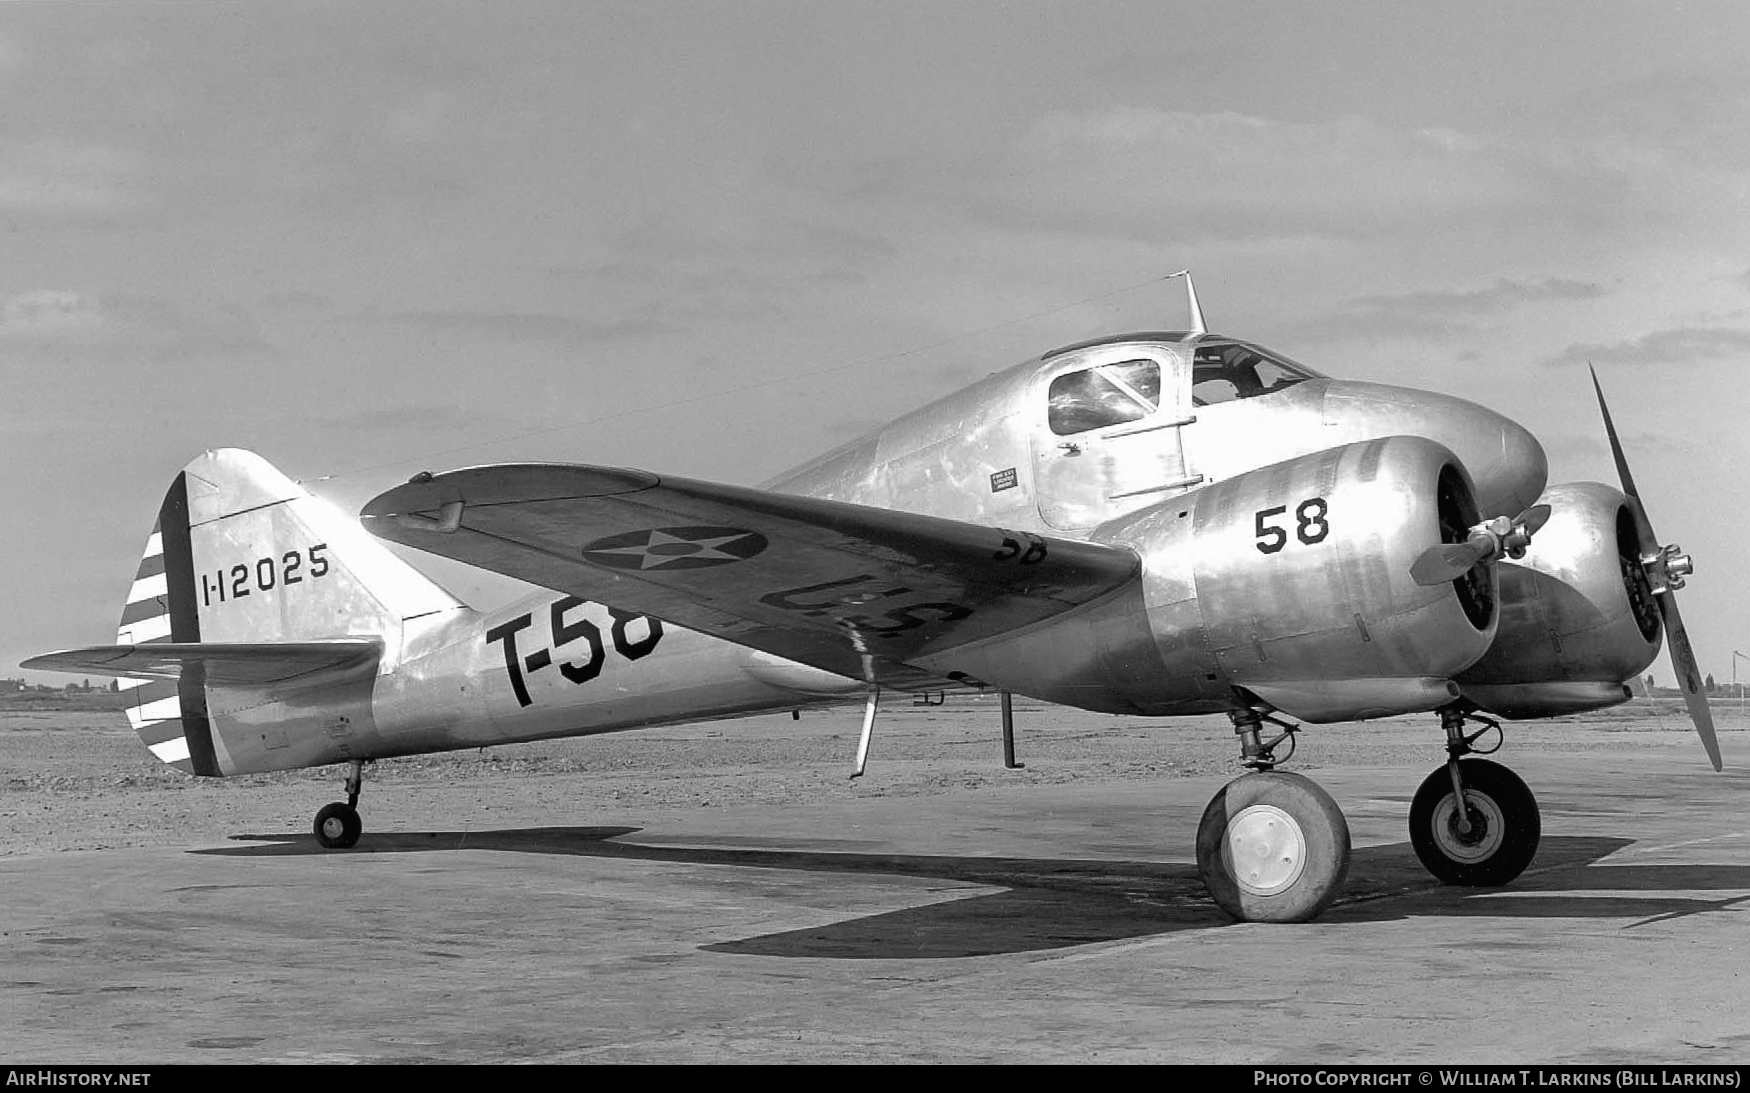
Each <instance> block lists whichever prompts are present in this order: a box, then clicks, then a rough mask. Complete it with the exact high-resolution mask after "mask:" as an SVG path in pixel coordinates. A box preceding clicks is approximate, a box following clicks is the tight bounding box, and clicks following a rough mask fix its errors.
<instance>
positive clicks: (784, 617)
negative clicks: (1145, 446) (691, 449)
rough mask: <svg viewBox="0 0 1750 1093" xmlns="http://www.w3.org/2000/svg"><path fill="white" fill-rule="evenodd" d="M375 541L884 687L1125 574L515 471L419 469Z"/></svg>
mask: <svg viewBox="0 0 1750 1093" xmlns="http://www.w3.org/2000/svg"><path fill="white" fill-rule="evenodd" d="M360 519H361V521H362V522H363V524H364V525H365V527H366V528H368V529H369V530H370V531H371V532H372V533H374V534H376V535H378V536H381V537H382V538H385V539H389V540H391V541H393V542H397V543H402V544H405V545H407V546H412V547H417V548H418V549H420V550H424V551H428V552H430V553H433V554H437V555H441V556H443V557H446V558H453V559H455V560H457V561H461V562H466V563H468V564H469V565H473V566H478V567H480V568H482V569H488V570H492V571H494V572H497V573H503V574H506V575H509V576H512V577H517V578H519V579H521V580H525V581H529V582H531V583H534V584H538V585H543V586H545V587H547V588H552V589H556V590H559V591H562V592H569V593H571V594H573V595H577V596H583V597H586V598H588V599H592V600H596V601H598V602H603V603H610V604H613V605H615V606H616V607H620V608H624V609H627V610H635V611H638V612H641V613H643V614H648V615H653V616H656V617H657V618H661V619H663V620H665V621H668V622H672V623H674V624H675V625H677V626H683V627H687V628H688V629H692V630H697V631H700V632H702V633H706V634H710V635H713V636H715V637H719V638H723V639H726V640H728V641H733V642H736V643H738V644H741V645H745V646H749V647H751V648H754V649H759V650H762V651H764V652H768V653H772V654H775V655H777V656H781V657H785V658H787V659H789V660H794V661H799V662H801V663H803V664H809V665H812V666H814V667H817V668H823V669H826V670H827V671H831V672H837V673H839V674H841V675H846V676H850V677H852V678H859V679H864V680H866V681H868V682H872V683H883V684H887V685H892V686H908V685H909V686H918V685H921V684H923V683H924V682H926V680H927V679H930V678H935V677H934V676H926V675H925V674H924V673H921V672H920V671H919V670H917V669H915V668H911V667H908V666H907V665H906V662H907V661H909V660H912V659H915V658H919V657H923V656H930V655H934V654H939V653H942V652H945V651H947V650H950V649H953V648H956V647H958V646H962V645H966V644H969V643H972V642H977V641H981V640H984V639H987V638H991V637H995V636H997V635H1000V634H1006V633H1009V632H1012V631H1015V630H1019V629H1022V628H1025V627H1030V626H1033V625H1036V624H1038V623H1041V622H1044V621H1045V620H1047V619H1050V618H1052V617H1054V616H1056V615H1059V614H1062V613H1063V612H1065V611H1068V610H1070V609H1072V608H1075V607H1079V606H1081V605H1083V604H1086V603H1090V602H1093V601H1095V600H1098V599H1100V598H1102V597H1104V596H1106V595H1107V594H1109V593H1112V592H1115V591H1116V590H1118V589H1120V588H1123V587H1125V586H1126V585H1127V584H1129V583H1130V582H1131V581H1133V580H1135V579H1136V578H1137V576H1138V574H1139V572H1140V568H1141V563H1140V562H1139V560H1138V559H1137V557H1136V555H1135V554H1133V553H1131V552H1130V551H1129V550H1125V549H1122V548H1117V547H1109V546H1102V545H1099V544H1095V543H1084V542H1077V541H1074V540H1068V539H1056V538H1049V537H1045V536H1040V535H1035V534H1031V533H1027V532H1015V531H1005V530H1002V529H999V528H989V527H982V526H979V525H976V524H969V523H964V522H961V521H957V520H945V519H941V518H939V517H933V516H920V515H916V514H913V513H904V512H896V511H893V510H889V509H879V508H871V507H868V506H865V505H853V504H848V503H846V502H841V501H826V500H821V499H819V498H812V497H794V496H789V495H786V494H777V493H770V492H767V491H764V490H756V489H748V488H745V487H739V486H725V485H719V484H716V483H711V482H700V481H693V480H689V479H683V478H668V477H658V476H656V475H654V474H650V473H647V472H644V471H633V470H621V469H615V468H607V467H592V466H582V465H574V464H535V463H513V464H501V465H496V466H486V467H474V468H468V469H465V470H459V471H451V472H448V473H445V474H439V475H420V476H419V477H418V478H416V479H415V480H414V481H412V482H409V483H408V484H406V485H404V486H398V487H396V488H395V489H392V490H389V491H388V492H386V493H384V494H382V495H380V496H378V497H377V498H375V499H374V500H372V501H371V502H370V503H369V504H367V505H366V506H365V507H364V510H363V512H362V513H361V514H360Z"/></svg>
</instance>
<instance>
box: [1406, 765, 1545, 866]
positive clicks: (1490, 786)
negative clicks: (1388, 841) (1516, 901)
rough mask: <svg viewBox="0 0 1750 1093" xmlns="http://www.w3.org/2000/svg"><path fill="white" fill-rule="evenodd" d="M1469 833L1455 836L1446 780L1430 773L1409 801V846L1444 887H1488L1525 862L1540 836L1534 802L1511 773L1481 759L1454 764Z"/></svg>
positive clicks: (1442, 772) (1455, 822) (1440, 770)
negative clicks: (1461, 787)
mask: <svg viewBox="0 0 1750 1093" xmlns="http://www.w3.org/2000/svg"><path fill="white" fill-rule="evenodd" d="M1458 769H1459V777H1460V779H1461V780H1462V781H1463V782H1464V797H1465V802H1466V804H1467V806H1468V812H1469V815H1470V820H1471V825H1472V826H1471V830H1470V831H1469V832H1468V833H1465V834H1460V833H1459V830H1458V809H1457V807H1456V797H1455V796H1454V794H1453V792H1452V776H1451V775H1450V774H1449V773H1448V772H1447V769H1446V768H1445V767H1440V768H1438V769H1437V770H1435V771H1434V773H1433V774H1430V775H1429V776H1428V777H1427V778H1426V779H1425V780H1424V781H1423V782H1422V785H1421V788H1419V789H1417V790H1416V796H1415V799H1414V800H1412V801H1411V802H1410V845H1411V846H1413V847H1415V849H1416V857H1418V858H1420V859H1421V861H1422V865H1423V866H1424V867H1425V868H1426V869H1427V870H1428V872H1430V873H1432V874H1434V876H1435V878H1436V879H1438V880H1440V881H1442V882H1444V883H1446V884H1462V885H1468V886H1471V887H1479V888H1483V887H1494V886H1497V885H1502V884H1506V883H1507V882H1509V881H1511V880H1513V879H1514V878H1515V877H1517V876H1519V874H1521V873H1523V872H1525V867H1526V866H1528V865H1530V864H1531V859H1532V857H1533V856H1535V855H1536V854H1537V843H1538V840H1539V839H1540V838H1541V837H1542V836H1543V821H1542V820H1541V819H1540V818H1539V817H1538V812H1537V798H1536V797H1533V796H1532V795H1531V789H1530V788H1529V787H1528V786H1526V784H1525V782H1524V781H1523V780H1521V779H1520V777H1519V776H1518V775H1517V774H1514V773H1513V772H1512V771H1511V770H1508V769H1507V768H1506V767H1504V766H1502V765H1501V764H1499V763H1491V762H1490V761H1489V760H1487V759H1464V760H1461V761H1460V762H1459V765H1458Z"/></svg>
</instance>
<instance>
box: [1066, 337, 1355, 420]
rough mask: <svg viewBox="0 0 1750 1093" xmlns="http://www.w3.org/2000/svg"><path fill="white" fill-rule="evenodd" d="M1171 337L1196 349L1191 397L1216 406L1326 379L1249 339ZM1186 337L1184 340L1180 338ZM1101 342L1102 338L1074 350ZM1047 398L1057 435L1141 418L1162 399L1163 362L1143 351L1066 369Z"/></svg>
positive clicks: (1181, 345)
mask: <svg viewBox="0 0 1750 1093" xmlns="http://www.w3.org/2000/svg"><path fill="white" fill-rule="evenodd" d="M1169 337H1171V339H1172V341H1174V342H1177V343H1178V344H1177V345H1174V346H1173V348H1174V349H1175V350H1176V351H1178V352H1180V353H1184V352H1187V351H1189V352H1190V354H1191V357H1192V366H1191V400H1190V401H1191V405H1193V406H1214V405H1217V404H1218V403H1223V402H1232V401H1234V400H1236V399H1247V398H1258V397H1260V396H1263V395H1269V394H1273V393H1275V392H1277V391H1280V390H1282V389H1284V388H1286V387H1291V386H1293V385H1294V384H1297V383H1300V382H1301V381H1302V380H1308V379H1315V378H1323V377H1322V374H1321V373H1319V372H1315V371H1314V370H1313V369H1311V368H1308V367H1306V366H1305V365H1303V364H1298V363H1296V362H1294V361H1291V360H1289V359H1288V358H1286V357H1284V356H1281V355H1280V354H1277V353H1272V352H1270V351H1269V350H1267V349H1262V348H1260V347H1258V346H1256V345H1252V344H1251V343H1249V342H1241V341H1234V340H1233V339H1231V338H1219V337H1216V338H1212V337H1196V336H1192V337H1186V336H1185V335H1170V336H1169ZM1181 338H1185V340H1184V341H1180V339H1181ZM1129 340H1138V341H1140V340H1142V339H1141V338H1140V337H1136V338H1133V339H1129ZM1163 340H1164V339H1163ZM1096 344H1099V343H1089V345H1084V346H1073V347H1071V349H1073V350H1079V349H1083V348H1088V347H1090V346H1092V345H1096ZM1060 352H1067V350H1066V351H1060ZM1154 352H1159V350H1154ZM1180 359H1181V360H1182V359H1183V358H1182V357H1181V358H1180ZM1182 375H1183V373H1181V376H1182ZM1179 382H1183V380H1182V379H1181V380H1180V381H1179ZM1047 400H1048V409H1047V421H1048V423H1049V424H1050V427H1051V431H1052V432H1053V433H1055V434H1057V435H1058V436H1073V435H1075V434H1077V433H1085V432H1088V431H1090V430H1093V429H1105V428H1109V427H1111V426H1114V425H1124V424H1128V423H1129V422H1132V421H1140V420H1142V419H1143V418H1145V417H1147V416H1149V415H1150V414H1152V413H1154V412H1155V410H1156V409H1157V408H1159V406H1160V404H1161V365H1160V362H1159V361H1158V360H1156V359H1153V358H1151V357H1144V356H1140V355H1139V356H1138V357H1137V358H1136V359H1134V360H1119V361H1115V362H1112V363H1103V364H1096V365H1092V366H1090V367H1088V368H1083V369H1080V370H1077V371H1073V372H1065V373H1063V374H1062V375H1059V376H1056V377H1055V378H1053V379H1052V381H1051V385H1050V387H1049V389H1048V391H1047ZM1180 405H1184V403H1180Z"/></svg>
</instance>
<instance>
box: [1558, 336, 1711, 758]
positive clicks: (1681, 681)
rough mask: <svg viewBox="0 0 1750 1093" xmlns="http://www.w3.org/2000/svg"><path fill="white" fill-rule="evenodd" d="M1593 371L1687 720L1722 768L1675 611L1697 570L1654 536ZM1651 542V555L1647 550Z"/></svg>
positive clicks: (1684, 633)
mask: <svg viewBox="0 0 1750 1093" xmlns="http://www.w3.org/2000/svg"><path fill="white" fill-rule="evenodd" d="M1586 367H1587V369H1588V370H1589V371H1590V372H1591V373H1592V389H1593V390H1594V391H1596V392H1597V393H1598V411H1599V412H1600V413H1601V414H1603V415H1604V431H1605V433H1606V434H1607V435H1608V436H1609V437H1610V454H1611V457H1612V458H1614V459H1615V460H1616V475H1617V477H1618V478H1620V479H1622V492H1624V493H1626V494H1628V496H1629V500H1630V502H1631V504H1630V505H1629V511H1631V512H1633V513H1634V517H1635V531H1636V536H1637V538H1638V539H1639V540H1640V544H1641V550H1642V552H1643V553H1642V554H1641V558H1640V562H1641V568H1642V569H1644V570H1645V571H1646V574H1647V579H1648V581H1649V582H1651V584H1652V588H1653V600H1654V602H1655V603H1657V604H1658V605H1659V617H1660V618H1662V619H1663V620H1664V621H1665V643H1666V646H1667V648H1669V649H1670V651H1671V667H1672V668H1673V669H1675V670H1676V672H1677V683H1678V685H1679V686H1680V687H1681V688H1682V689H1683V702H1684V704H1685V705H1687V706H1688V707H1689V719H1690V720H1691V721H1693V722H1695V731H1696V734H1697V735H1699V736H1700V737H1701V746H1702V747H1703V748H1706V749H1707V757H1708V760H1709V761H1710V762H1712V763H1713V765H1714V769H1715V770H1719V769H1721V766H1720V742H1719V740H1718V739H1717V738H1716V737H1715V736H1714V715H1713V711H1712V710H1710V709H1709V708H1708V704H1707V695H1706V694H1705V693H1704V692H1703V691H1702V687H1701V668H1700V667H1699V666H1698V665H1697V664H1696V662H1695V649H1694V648H1693V647H1691V646H1690V644H1689V631H1688V630H1686V629H1685V628H1684V626H1683V616H1682V615H1680V614H1678V611H1677V596H1676V595H1675V593H1676V590H1677V589H1679V588H1682V587H1683V578H1685V577H1687V576H1689V574H1691V573H1693V572H1694V571H1695V564H1694V562H1693V561H1692V560H1691V559H1690V557H1689V555H1687V554H1685V553H1683V551H1682V550H1681V549H1679V548H1678V547H1677V545H1676V544H1672V545H1670V546H1659V545H1658V543H1659V537H1658V536H1657V535H1655V534H1653V523H1652V521H1651V520H1649V519H1647V510H1646V507H1645V506H1644V505H1642V504H1641V495H1640V491H1639V490H1637V489H1635V480H1634V476H1633V475H1632V474H1630V473H1629V469H1628V460H1627V459H1626V458H1625V457H1624V456H1623V454H1622V442H1621V441H1620V440H1618V439H1617V437H1616V424H1615V423H1614V422H1612V421H1611V420H1610V407H1609V406H1607V405H1606V404H1605V402H1604V388H1603V387H1602V386H1600V385H1599V383H1598V370H1597V369H1596V368H1593V367H1592V366H1591V365H1587V366H1586ZM1648 544H1652V551H1651V553H1647V549H1648Z"/></svg>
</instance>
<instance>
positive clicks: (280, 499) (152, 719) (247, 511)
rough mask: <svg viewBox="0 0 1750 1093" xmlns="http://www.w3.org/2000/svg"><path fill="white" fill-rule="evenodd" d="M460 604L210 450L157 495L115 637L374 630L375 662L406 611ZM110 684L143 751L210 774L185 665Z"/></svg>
mask: <svg viewBox="0 0 1750 1093" xmlns="http://www.w3.org/2000/svg"><path fill="white" fill-rule="evenodd" d="M465 609H466V608H465V607H464V605H463V604H462V603H461V602H460V601H458V600H457V599H455V597H453V596H451V595H450V594H449V593H448V592H445V591H444V590H443V589H442V588H440V587H438V586H437V585H436V584H435V583H433V582H432V581H431V580H430V579H428V578H427V577H425V576H424V575H423V574H421V573H420V572H418V571H417V570H415V569H414V568H413V567H412V566H410V565H408V564H407V563H406V562H404V561H402V560H401V559H400V558H398V557H396V556H395V555H394V554H393V553H391V552H390V551H389V550H388V549H386V548H385V547H384V546H383V544H382V543H381V542H379V541H377V540H376V539H373V538H372V537H371V536H369V535H366V534H365V533H364V532H363V531H362V530H361V529H360V528H359V526H358V523H357V521H355V520H352V519H351V518H349V517H347V516H346V515H345V514H343V513H341V512H340V511H339V510H338V509H335V508H334V507H332V506H331V505H329V504H328V503H327V502H325V501H323V500H321V499H320V498H317V497H313V496H311V494H310V493H309V492H308V491H306V490H305V489H304V488H303V487H301V486H299V485H298V484H297V483H295V482H293V481H292V480H291V479H289V478H287V477H286V476H285V475H283V474H281V473H280V472H279V471H278V470H276V469H274V467H273V466H272V465H270V464H269V463H268V462H267V461H266V460H264V459H262V458H261V457H260V456H258V455H255V454H254V453H253V452H247V451H243V450H241V449H237V448H221V449H218V450H216V451H210V452H207V453H205V454H203V455H201V456H200V457H199V458H197V459H195V460H194V461H193V462H192V463H190V464H189V465H188V466H187V467H185V468H183V470H182V473H180V474H178V475H177V476H176V479H175V481H173V482H172V483H171V484H170V489H169V490H168V491H167V492H166V493H165V495H164V502H163V504H162V505H161V506H160V507H159V510H158V519H157V522H156V523H155V524H154V525H153V528H152V534H151V535H150V536H148V537H147V540H146V550H145V553H144V555H143V556H142V557H141V559H140V564H139V567H138V569H137V570H136V571H135V573H134V583H133V586H132V587H131V588H130V590H129V592H128V600H127V604H126V606H124V607H123V609H122V617H121V623H120V625H119V626H118V627H117V633H116V641H117V643H118V644H121V645H143V644H150V643H155V642H176V643H223V642H246V643H262V642H276V641H283V642H294V641H297V642H310V641H333V640H337V639H342V638H374V639H378V640H380V641H381V642H382V643H383V649H384V652H383V658H382V664H383V667H384V669H385V670H386V669H387V668H388V667H391V666H393V664H394V663H395V662H396V661H397V660H398V656H399V652H400V647H401V642H402V639H403V636H404V632H405V629H406V625H407V623H408V622H410V621H412V620H416V619H430V618H433V617H434V616H441V615H444V614H445V613H449V612H455V611H459V610H465ZM120 683H121V686H122V687H124V688H131V689H132V691H133V698H132V702H131V704H130V706H129V708H128V719H129V721H130V722H131V723H132V724H133V726H134V730H135V731H136V732H138V733H139V734H140V739H141V740H143V741H144V742H145V743H146V745H147V747H149V748H151V749H152V753H153V754H154V755H156V756H158V758H159V759H162V760H163V761H164V762H166V763H169V764H171V765H172V766H175V767H178V768H179V769H182V770H184V771H188V772H190V773H193V774H208V775H216V774H218V773H219V769H218V767H219V764H218V761H217V759H216V757H215V753H214V746H213V741H212V731H211V725H210V722H209V711H208V688H207V686H206V680H205V678H204V672H203V670H202V669H201V667H200V666H199V665H198V664H191V665H190V666H188V667H187V668H185V669H184V671H183V673H182V677H181V678H180V679H179V680H140V679H123V680H121V681H120Z"/></svg>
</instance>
